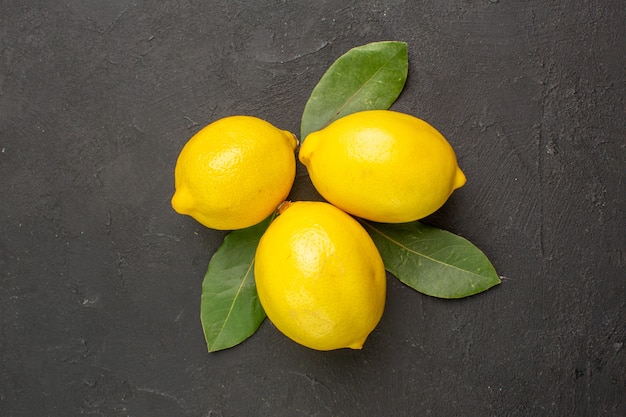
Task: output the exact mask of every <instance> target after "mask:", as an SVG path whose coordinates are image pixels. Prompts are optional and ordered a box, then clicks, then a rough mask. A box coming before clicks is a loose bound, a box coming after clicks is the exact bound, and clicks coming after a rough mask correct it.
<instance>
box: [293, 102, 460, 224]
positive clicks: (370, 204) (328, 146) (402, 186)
mask: <svg viewBox="0 0 626 417" xmlns="http://www.w3.org/2000/svg"><path fill="white" fill-rule="evenodd" d="M299 158H300V161H301V162H302V163H303V164H304V165H305V166H306V167H307V170H308V172H309V176H310V178H311V181H312V182H313V185H314V186H315V188H316V189H317V191H318V192H319V193H320V194H321V195H322V196H323V197H324V198H325V199H326V200H327V201H329V202H330V203H332V204H334V205H335V206H337V207H339V208H341V209H342V210H345V211H346V212H348V213H351V214H353V215H355V216H359V217H362V218H365V219H368V220H373V221H377V222H384V223H402V222H409V221H414V220H418V219H421V218H423V217H426V216H428V215H430V214H432V213H433V212H435V211H436V210H437V209H439V208H440V207H441V206H442V205H443V204H444V203H445V202H446V200H447V199H448V197H450V194H452V191H454V190H455V189H457V188H459V187H461V186H462V185H463V184H465V175H464V174H463V172H462V171H461V169H460V168H459V166H458V165H457V160H456V155H455V153H454V150H453V149H452V147H451V146H450V144H449V143H448V142H447V141H446V139H445V138H444V137H443V136H442V135H441V133H439V132H438V131H437V130H436V129H435V128H434V127H432V126H431V125H429V124H428V123H426V122H425V121H423V120H421V119H418V118H416V117H413V116H410V115H408V114H403V113H398V112H394V111H390V110H369V111H363V112H359V113H353V114H351V115H348V116H345V117H342V118H341V119H338V120H336V121H334V122H333V123H331V124H330V125H328V126H327V127H325V128H323V129H321V130H319V131H317V132H313V133H311V134H309V135H308V136H307V137H306V138H305V140H304V142H303V144H302V146H301V147H300V153H299Z"/></svg>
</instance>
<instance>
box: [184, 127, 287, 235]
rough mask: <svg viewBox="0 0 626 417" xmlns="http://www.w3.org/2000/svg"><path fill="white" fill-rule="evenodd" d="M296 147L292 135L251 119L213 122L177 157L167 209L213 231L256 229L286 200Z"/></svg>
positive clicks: (190, 140)
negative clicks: (173, 190)
mask: <svg viewBox="0 0 626 417" xmlns="http://www.w3.org/2000/svg"><path fill="white" fill-rule="evenodd" d="M296 146H297V139H296V137H295V136H294V135H293V134H292V133H289V132H287V131H284V130H280V129H278V128H276V127H274V126H273V125H272V124H270V123H268V122H266V121H264V120H261V119H259V118H256V117H251V116H231V117H225V118H223V119H220V120H217V121H215V122H213V123H211V124H210V125H208V126H206V127H205V128H204V129H202V130H200V131H199V132H198V133H197V134H195V135H194V136H193V137H192V138H191V139H189V141H188V142H187V144H185V146H184V147H183V149H182V151H181V152H180V155H179V156H178V160H177V161H176V168H175V171H174V176H175V183H176V192H175V193H174V196H173V197H172V207H173V208H174V210H176V211H177V212H178V213H181V214H187V215H189V216H191V217H193V218H194V219H196V220H197V221H198V222H200V223H202V224H203V225H205V226H207V227H210V228H213V229H220V230H234V229H243V228H245V227H249V226H252V225H255V224H257V223H259V222H260V221H262V220H263V219H265V218H266V217H268V216H269V215H270V214H272V212H273V211H274V210H275V209H276V207H277V206H278V205H279V204H280V203H281V202H282V201H283V200H284V199H285V198H286V197H287V195H288V194H289V191H290V190H291V186H292V185H293V181H294V179H295V174H296V161H295V154H294V150H295V148H296Z"/></svg>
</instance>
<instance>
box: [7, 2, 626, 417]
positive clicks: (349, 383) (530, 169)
mask: <svg viewBox="0 0 626 417" xmlns="http://www.w3.org/2000/svg"><path fill="white" fill-rule="evenodd" d="M224 3H227V4H224ZM625 19H626V6H625V5H624V2H623V1H621V0H606V1H595V0H579V1H574V0H570V1H564V0H554V1H549V2H546V1H544V0H542V1H538V0H526V1H513V0H440V1H436V2H435V1H425V0H418V1H406V0H388V1H374V0H365V1H363V0H359V1H357V0H353V1H336V0H334V1H330V0H325V1H317V2H312V1H285V0H283V1H278V0H275V1H269V0H255V1H232V2H218V1H216V0H208V1H199V0H183V1H181V0H176V1H173V0H159V1H157V0H134V1H133V0H108V1H96V0H66V1H63V2H53V1H17V0H0V199H1V200H0V201H1V204H0V415H1V416H2V417H5V416H6V417H26V416H28V417H33V416H83V415H85V416H133V417H143V416H146V417H159V416H163V417H177V416H180V417H191V416H194V417H195V416H199V417H208V416H211V417H216V416H221V417H226V416H429V415H430V416H446V417H447V416H624V415H626V403H625V401H626V400H625V398H626V377H625V375H626V364H625V363H626V347H624V342H625V339H626V296H625V295H626V270H625V269H626V268H625V263H626V259H625V257H626V233H625V232H626V215H625V213H626V198H625V195H626V185H625V184H626V149H625V145H626V139H625V138H626V126H625V121H624V120H625V119H624V117H625V106H624V96H625V94H624V93H625V88H624V87H625V79H626V70H625V52H626V51H625V43H624V41H625V39H626V37H625V35H626V31H625V25H624V21H625ZM378 40H402V41H405V42H407V43H408V47H409V60H410V67H409V74H410V75H409V79H408V81H407V86H406V88H405V90H404V92H403V94H402V96H401V97H400V99H399V100H398V101H397V102H396V104H395V105H394V107H393V108H394V109H395V110H399V111H403V112H407V113H411V114H414V115H416V116H419V117H422V118H424V119H426V120H428V121H429V122H431V123H432V124H433V125H435V126H436V127H437V128H438V129H439V130H440V131H441V132H442V133H443V134H444V135H445V136H446V137H447V138H448V139H449V141H450V142H451V143H452V144H453V146H454V147H455V149H456V151H457V154H458V157H459V162H460V165H461V167H462V168H463V170H464V171H465V173H466V174H467V176H468V183H467V185H466V186H465V187H463V188H462V189H460V190H458V191H457V192H455V194H454V195H453V197H452V198H451V200H450V201H449V202H448V204H447V205H446V206H445V207H444V208H442V209H441V210H440V211H439V212H438V213H436V214H435V215H433V216H431V217H430V218H428V219H427V220H426V221H427V222H428V223H431V224H434V225H437V226H439V227H442V228H445V229H447V230H450V231H452V232H454V233H457V234H460V235H462V236H464V237H466V238H468V239H469V240H470V241H472V242H473V243H474V244H476V245H477V246H479V247H480V248H481V249H483V250H484V251H485V252H486V254H487V255H488V256H489V258H490V259H491V260H492V262H493V264H494V266H495V267H496V269H497V271H498V272H499V274H500V275H501V276H503V283H502V284H501V285H500V286H498V287H496V288H494V289H492V290H489V291H488V292H486V293H484V294H480V295H478V296H474V297H470V298H467V299H463V300H459V301H444V300H438V299H434V298H429V297H426V296H423V295H421V294H419V293H416V292H414V291H412V290H410V289H409V288H407V287H405V286H403V285H402V284H400V283H399V282H397V280H395V279H394V278H393V277H391V276H389V281H388V282H389V290H388V292H389V293H388V305H387V309H386V311H385V315H384V317H383V320H382V321H381V323H380V324H379V326H378V327H377V328H376V330H375V331H374V333H373V334H372V335H371V336H370V338H369V339H368V342H367V344H366V345H365V348H364V349H363V350H362V351H347V350H344V351H335V352H327V353H323V352H316V351H312V350H309V349H306V348H303V347H300V346H298V345H296V344H295V343H292V342H291V341H289V340H287V339H286V338H285V337H283V336H282V335H281V334H280V333H278V331H277V330H276V329H275V328H274V327H273V326H272V325H271V323H269V322H268V321H266V322H265V323H264V324H263V325H262V326H261V328H260V330H259V331H258V332H257V333H256V334H255V335H254V336H253V337H252V338H250V339H248V340H247V341H246V342H245V343H243V344H242V345H239V346H237V347H235V348H233V349H230V350H227V351H223V352H218V353H213V354H209V353H207V351H206V346H205V343H204V339H203V334H202V330H201V326H200V320H199V302H200V285H201V282H202V278H203V276H204V272H205V270H206V266H207V263H208V261H209V259H210V257H211V255H212V253H213V252H214V251H215V250H216V248H217V247H218V246H219V244H220V243H221V240H222V238H223V236H224V233H223V232H216V231H212V230H208V229H205V228H203V227H202V226H200V225H199V224H197V223H196V222H194V221H193V220H192V219H190V218H185V217H183V216H179V215H177V214H176V213H174V212H173V210H172V209H171V208H170V205H169V199H170V196H171V194H172V192H173V172H172V171H173V166H174V163H175V159H176V156H177V154H178V152H179V150H180V149H181V147H182V145H183V144H184V143H185V142H186V140H187V139H188V138H189V137H190V136H192V135H193V134H194V133H195V132H196V131H198V130H199V129H200V128H201V127H202V126H204V125H206V124H208V123H209V122H211V121H214V120H216V119H217V118H220V117H223V116H227V115H232V114H252V115H256V116H259V117H262V118H265V119H267V120H269V121H270V122H272V123H274V124H276V125H277V126H279V127H281V128H283V129H289V130H291V131H294V132H298V131H299V123H300V115H301V114H302V110H303V107H304V104H305V102H306V100H307V98H308V95H309V94H310V92H311V89H312V88H313V87H314V85H315V84H316V83H317V81H318V80H319V78H320V77H321V75H322V74H323V73H324V71H325V70H326V69H327V68H328V66H329V65H330V64H331V63H332V62H333V61H334V60H335V59H336V58H338V57H339V56H340V55H342V54H343V53H345V52H346V51H347V50H348V49H350V48H352V47H355V46H359V45H362V44H365V43H368V42H372V41H378ZM298 172H299V175H298V178H297V181H296V184H295V186H294V190H293V193H292V197H293V198H295V199H313V198H318V196H317V194H316V193H315V192H314V190H313V188H312V186H311V185H310V182H309V180H308V178H307V176H306V172H305V170H303V169H302V167H299V171H298Z"/></svg>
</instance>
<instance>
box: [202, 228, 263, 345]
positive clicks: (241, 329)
mask: <svg viewBox="0 0 626 417" xmlns="http://www.w3.org/2000/svg"><path fill="white" fill-rule="evenodd" d="M270 222H271V218H268V219H266V220H264V221H263V222H261V223H259V224H257V225H255V226H252V227H249V228H247V229H241V230H235V231H232V232H230V233H229V234H228V235H226V237H225V238H224V241H223V242H222V244H221V246H220V247H219V248H218V250H217V251H216V252H215V254H214V255H213V256H212V257H211V261H210V262H209V266H208V269H207V272H206V275H205V276H204V281H203V283H202V298H201V305H200V319H201V321H202V328H203V330H204V337H205V340H206V344H207V348H208V350H209V352H215V351H217V350H222V349H227V348H229V347H232V346H235V345H237V344H239V343H241V342H243V341H244V340H245V339H247V338H248V337H250V336H251V335H252V334H254V332H256V330H257V329H258V327H259V326H260V325H261V323H262V322H263V320H264V319H265V311H264V310H263V307H262V306H261V303H260V302H259V297H258V295H257V292H256V285H255V282H254V254H255V252H256V248H257V246H258V244H259V240H260V239H261V236H262V235H263V233H264V232H265V230H266V229H267V227H268V226H269V224H270Z"/></svg>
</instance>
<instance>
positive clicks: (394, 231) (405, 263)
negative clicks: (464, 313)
mask: <svg viewBox="0 0 626 417" xmlns="http://www.w3.org/2000/svg"><path fill="white" fill-rule="evenodd" d="M362 223H363V225H364V227H365V229H366V230H367V231H368V233H369V234H370V236H371V237H372V239H373V240H374V243H375V244H376V247H377V248H378V250H379V252H380V254H381V256H382V258H383V262H384V264H385V268H386V269H387V270H388V271H389V272H391V273H392V274H393V275H395V276H396V277H397V278H398V279H399V280H400V281H402V282H403V283H405V284H406V285H408V286H409V287H411V288H413V289H415V290H417V291H419V292H421V293H423V294H427V295H430V296H433V297H439V298H463V297H468V296H470V295H474V294H478V293H480V292H482V291H485V290H487V289H489V288H491V287H493V286H494V285H497V284H499V283H500V278H499V277H498V274H497V273H496V271H495V269H494V267H493V265H492V264H491V262H490V261H489V259H487V256H485V254H484V253H483V252H482V251H481V250H480V249H478V248H477V247H476V246H474V245H473V244H472V243H471V242H469V241H468V240H467V239H464V238H462V237H461V236H457V235H455V234H453V233H450V232H447V231H445V230H442V229H439V228H436V227H433V226H429V225H426V224H423V223H421V222H412V223H401V224H385V223H372V222H365V221H364V222H362Z"/></svg>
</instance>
